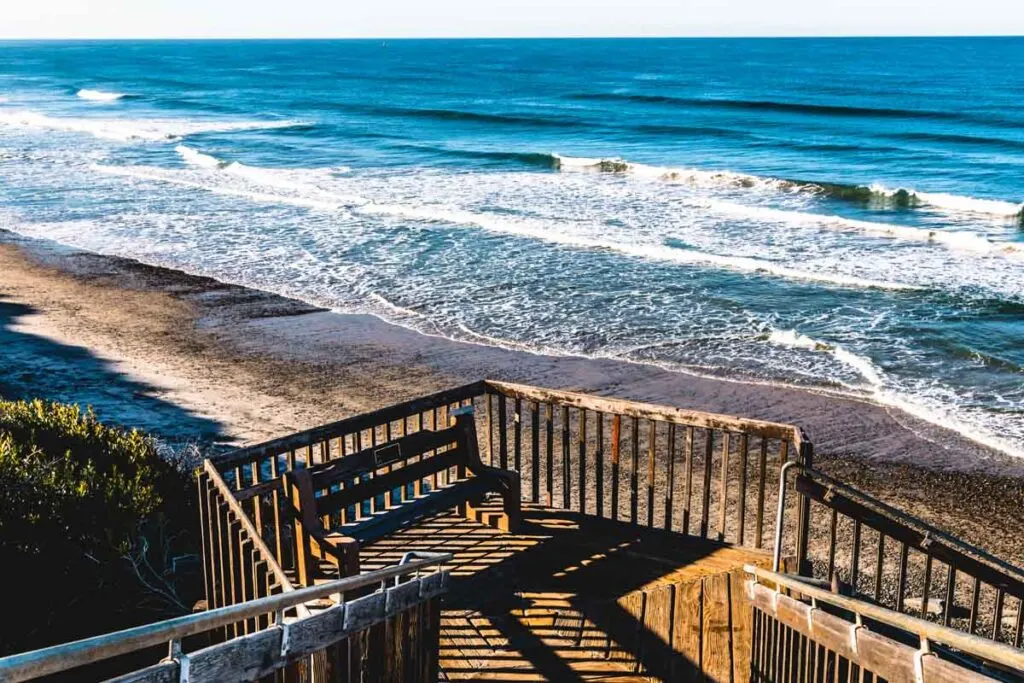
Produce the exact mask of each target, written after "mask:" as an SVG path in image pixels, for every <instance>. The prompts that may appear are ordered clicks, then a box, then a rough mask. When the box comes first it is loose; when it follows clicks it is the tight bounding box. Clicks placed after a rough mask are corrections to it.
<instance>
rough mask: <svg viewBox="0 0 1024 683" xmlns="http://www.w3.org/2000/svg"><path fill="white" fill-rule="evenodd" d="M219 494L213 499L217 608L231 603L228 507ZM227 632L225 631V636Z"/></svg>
mask: <svg viewBox="0 0 1024 683" xmlns="http://www.w3.org/2000/svg"><path fill="white" fill-rule="evenodd" d="M219 498H220V496H219V493H218V494H217V498H216V499H215V501H214V502H215V505H216V507H217V510H216V515H217V517H216V519H217V558H218V560H219V561H218V564H219V565H220V570H219V572H218V573H219V575H220V577H219V578H220V603H219V604H218V606H219V607H226V606H227V605H230V604H232V603H231V584H230V576H231V573H230V569H229V566H230V562H231V557H230V555H229V552H230V551H229V549H228V540H227V539H228V505H227V501H224V500H220V499H219ZM227 633H228V631H227V629H225V635H227Z"/></svg>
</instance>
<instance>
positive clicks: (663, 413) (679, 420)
mask: <svg viewBox="0 0 1024 683" xmlns="http://www.w3.org/2000/svg"><path fill="white" fill-rule="evenodd" d="M486 385H487V386H488V387H490V388H491V389H494V390H496V391H497V392H500V393H501V394H504V395H506V396H512V397H515V398H520V399H524V400H528V401H540V402H542V403H554V404H557V405H564V406H572V407H575V408H584V409H587V410H594V411H597V412H603V413H610V414H612V415H622V416H628V417H632V418H637V419H642V420H659V421H662V422H673V423H675V424H681V425H689V426H693V427H700V428H703V429H718V430H724V431H733V432H746V433H748V434H758V435H763V436H766V437H769V438H773V439H794V438H799V436H798V434H797V433H798V432H799V430H798V429H797V428H796V427H794V426H793V425H786V424H780V423H777V422H766V421H764V420H751V419H747V418H742V417H735V416H732V415H716V414H714V413H703V412H698V411H695V410H683V409H681V408H673V407H672V406H665V405H658V404H655V403H641V402H638V401H627V400H624V399H618V398H607V397H604V396H595V395H593V394H580V393H576V392H572V391H561V390H558V389H544V388H541V387H532V386H527V385H523V384H512V383H509V382H498V381H495V380H487V381H486Z"/></svg>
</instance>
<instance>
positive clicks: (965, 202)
mask: <svg viewBox="0 0 1024 683" xmlns="http://www.w3.org/2000/svg"><path fill="white" fill-rule="evenodd" d="M871 190H872V191H873V192H876V193H879V194H882V195H885V196H889V197H895V196H896V195H897V194H898V193H900V192H904V193H906V194H908V195H910V196H912V197H916V198H917V199H918V200H919V201H921V202H923V203H924V204H927V205H929V206H932V207H935V208H937V209H941V210H944V211H949V212H953V213H974V214H986V215H991V216H1003V217H1013V216H1019V215H1020V213H1021V211H1024V203H1019V202H1005V201H1001V200H998V199H979V198H977V197H964V196H962V195H956V194H947V193H944V192H918V191H917V190H908V189H896V190H892V189H889V188H887V187H884V186H882V185H872V186H871Z"/></svg>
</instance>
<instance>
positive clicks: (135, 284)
mask: <svg viewBox="0 0 1024 683" xmlns="http://www.w3.org/2000/svg"><path fill="white" fill-rule="evenodd" d="M0 272H2V273H3V278H2V279H0V341H2V346H3V348H4V353H3V354H2V356H0V394H3V395H4V396H7V397H35V396H39V397H43V398H51V399H57V400H62V401H70V402H78V403H82V404H89V405H92V406H94V408H95V409H96V411H97V413H98V414H99V415H100V417H102V418H103V419H105V420H109V421H112V422H117V423H121V424H125V425H130V426H136V427H140V428H143V429H146V430H149V431H151V432H152V433H154V434H157V435H158V436H160V437H161V438H163V439H165V440H167V441H168V442H169V443H172V444H175V445H181V444H189V445H193V446H196V447H198V448H199V449H200V450H201V451H204V452H207V451H210V450H220V449H225V448H229V447H231V446H232V445H237V444H242V443H252V442H258V441H261V440H265V439H268V438H272V437H275V436H280V435H283V434H286V433H289V432H292V431H295V430H299V429H303V428H306V427H310V426H313V425H316V424H320V423H324V422H327V421H331V420H336V419H339V418H341V417H344V416H347V415H352V414H355V413H358V412H361V411H365V410H369V409H373V408H377V407H380V406H383V405H387V404H389V403H393V402H396V401H399V400H403V399H407V398H411V397H413V396H416V395H419V394H424V393H428V392H431V391H435V390H438V389H441V388H445V387H450V386H455V385H458V384H461V383H465V382H469V381H473V380H476V379H480V378H483V377H490V378H494V379H504V380H509V381H516V382H524V383H531V384H536V385H540V386H548V387H554V388H563V389H573V390H581V391H587V392H593V393H598V394H605V395H614V396H617V397H622V398H628V399H636V400H643V401H651V402H657V403H666V404H670V405H675V406H680V407H685V408H690V409H696V410H705V411H712V412H719V413H728V414H734V415H742V416H748V417H756V418H761V419H767V420H773V421H782V422H793V423H796V424H799V425H801V426H802V427H804V428H805V429H806V430H807V432H808V433H809V434H810V435H811V438H812V439H813V440H814V443H815V445H816V453H817V462H818V466H819V467H820V468H821V469H823V470H824V471H827V472H829V473H832V474H835V475H837V476H840V477H842V478H843V479H845V480H847V481H849V482H850V483H852V484H854V485H856V486H858V487H860V488H862V489H864V490H866V491H868V492H869V493H872V494H873V495H876V496H878V497H880V498H882V499H884V500H886V501H888V502H890V503H893V504H896V505H898V506H900V507H902V508H903V509H905V510H906V511H908V512H910V513H912V514H915V515H918V516H921V517H923V518H925V519H928V520H930V521H932V522H933V523H935V524H937V525H938V526H940V527H943V528H946V529H948V530H949V531H951V532H953V533H955V534H957V535H959V536H961V537H962V538H964V539H965V540H968V541H970V542H973V543H976V544H978V545H981V546H983V547H986V548H988V549H990V550H992V551H994V552H996V553H998V554H999V555H1001V556H1002V557H1004V558H1005V559H1008V560H1010V561H1015V562H1018V563H1019V562H1021V561H1022V560H1024V543H1022V542H1021V540H1020V538H1019V536H1018V534H1017V533H1016V530H1018V529H1020V528H1024V461H1022V460H1019V459H1015V458H1012V457H1010V456H1006V455H1003V454H1000V453H998V452H995V451H991V450H989V449H986V448H984V447H983V446H980V445H978V444H976V443H973V442H971V441H969V440H967V439H964V438H963V437H960V436H959V435H957V434H955V433H953V432H949V431H946V430H944V429H942V428H940V427H937V426H934V425H930V424H927V423H923V422H921V421H919V420H916V419H914V418H912V417H910V416H908V415H905V414H902V413H900V412H899V411H896V410H894V409H891V408H886V407H883V406H879V405H874V404H871V403H867V402H863V401H858V400H853V399H846V398H839V397H835V396H830V395H822V394H817V393H813V392H809V391H805V390H801V389H794V388H785V387H777V386H768V385H757V384H747V383H741V382H733V381H727V380H718V379H708V378H702V377H695V376H691V375H687V374H682V373H678V372H671V371H667V370H663V369H660V368H657V367H652V366H647V365H637V364H632V363H623V362H618V361H612V360H591V359H583V358H573V357H552V356H541V355H535V354H531V353H526V352H521V351H512V350H505V349H500V348H495V347H490V346H483V345H475V344H466V343H462V342H455V341H451V340H447V339H442V338H437V337H430V336H426V335H422V334H419V333H417V332H414V331H411V330H408V329H405V328H402V327H398V326H395V325H391V324H389V323H386V322H384V321H382V320H380V319H378V318H375V317H372V316H366V315H346V314H338V313H334V312H331V311H326V310H323V309H319V308H315V307H312V306H309V305H307V304H304V303H301V302H297V301H294V300H290V299H286V298H283V297H280V296H277V295H273V294H268V293H265V292H260V291H256V290H252V289H246V288H242V287H236V286H232V285H225V284H223V283H219V282H216V281H214V280H210V279H208V278H202V277H196V276H191V275H187V274H184V273H181V272H177V271H171V270H167V269H162V268H154V267H150V266H146V265H142V264H139V263H137V262H134V261H129V260H125V259H118V258H112V257H106V256H99V255H95V254H90V253H85V252H80V251H75V250H69V249H64V248H59V247H56V246H55V245H53V244H50V243H46V242H39V241H33V240H27V239H24V238H21V237H18V236H16V235H13V234H10V233H0Z"/></svg>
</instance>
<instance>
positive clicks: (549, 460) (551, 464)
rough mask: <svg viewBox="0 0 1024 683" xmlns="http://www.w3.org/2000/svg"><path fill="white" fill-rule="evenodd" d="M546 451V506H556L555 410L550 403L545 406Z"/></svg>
mask: <svg viewBox="0 0 1024 683" xmlns="http://www.w3.org/2000/svg"><path fill="white" fill-rule="evenodd" d="M544 407H545V411H544V437H545V440H544V450H545V463H544V464H545V467H546V470H547V471H546V472H545V480H546V481H545V484H546V487H547V488H546V490H547V501H546V505H548V506H554V504H555V483H554V481H555V422H554V413H555V409H554V406H552V405H551V404H550V403H546V404H544Z"/></svg>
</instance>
